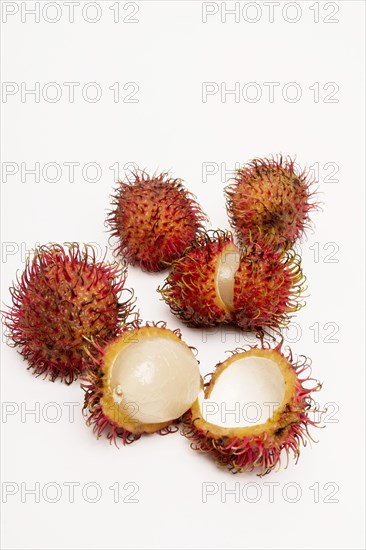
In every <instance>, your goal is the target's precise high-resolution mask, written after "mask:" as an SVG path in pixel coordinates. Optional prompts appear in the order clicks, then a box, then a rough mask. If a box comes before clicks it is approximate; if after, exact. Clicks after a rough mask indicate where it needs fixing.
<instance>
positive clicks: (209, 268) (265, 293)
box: [158, 231, 304, 330]
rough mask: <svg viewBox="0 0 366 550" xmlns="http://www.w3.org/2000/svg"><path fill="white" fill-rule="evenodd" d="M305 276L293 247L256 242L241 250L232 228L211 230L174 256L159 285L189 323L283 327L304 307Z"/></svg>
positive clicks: (178, 314) (198, 324)
mask: <svg viewBox="0 0 366 550" xmlns="http://www.w3.org/2000/svg"><path fill="white" fill-rule="evenodd" d="M303 283H304V277H303V274H302V271H301V267H300V258H299V256H298V255H296V254H295V253H294V252H293V251H292V250H288V251H283V250H279V251H276V252H274V251H273V250H272V249H271V248H268V247H267V248H265V247H263V246H259V245H252V246H250V247H246V248H244V249H242V250H241V251H239V249H238V248H237V246H236V245H235V244H234V242H233V237H232V235H231V233H229V232H223V231H214V232H207V233H206V234H204V235H202V236H201V237H200V238H199V239H196V240H195V241H194V243H193V245H192V246H191V247H190V248H189V249H187V250H186V253H185V254H184V256H183V257H182V258H180V259H179V260H177V261H175V262H173V265H172V267H171V270H170V273H169V275H168V277H167V279H166V282H165V284H164V286H163V287H162V288H161V289H158V290H159V291H160V293H161V295H162V297H163V299H164V300H165V301H166V303H167V304H168V305H169V306H170V309H171V311H172V312H173V313H174V314H176V315H177V316H178V317H179V318H180V319H182V320H183V321H185V322H186V323H187V324H188V325H190V326H196V327H197V326H198V327H199V326H211V325H217V324H221V323H229V322H232V323H236V324H238V325H239V326H240V327H241V328H242V329H243V330H258V329H262V328H263V327H269V328H280V327H281V326H285V325H286V324H287V323H288V320H289V318H290V315H291V314H292V313H294V312H295V311H297V310H298V309H299V308H300V307H301V305H302V304H301V295H302V292H303V291H304V284H303Z"/></svg>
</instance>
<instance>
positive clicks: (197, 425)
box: [182, 342, 321, 475]
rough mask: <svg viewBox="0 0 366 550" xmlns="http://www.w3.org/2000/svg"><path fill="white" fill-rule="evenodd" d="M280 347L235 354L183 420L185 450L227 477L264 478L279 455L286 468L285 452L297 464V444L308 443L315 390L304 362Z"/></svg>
mask: <svg viewBox="0 0 366 550" xmlns="http://www.w3.org/2000/svg"><path fill="white" fill-rule="evenodd" d="M281 347H282V342H281V343H280V344H278V345H277V346H276V347H275V348H273V349H271V348H270V346H268V345H266V344H264V343H262V345H261V347H259V346H254V347H248V349H246V350H244V349H238V350H235V352H233V354H232V356H231V357H230V358H229V359H227V360H226V361H224V362H223V363H219V364H218V365H217V366H216V368H215V371H214V373H213V374H212V376H211V379H210V381H209V383H207V384H206V387H205V390H204V391H202V392H201V394H200V396H199V398H198V399H197V400H196V401H195V403H194V404H193V406H192V407H191V409H190V410H189V411H188V412H187V413H186V414H185V415H184V416H183V419H182V422H183V424H182V426H183V430H182V433H183V435H185V436H186V437H188V438H189V439H190V440H191V442H192V443H191V447H192V448H193V449H195V450H198V451H201V452H203V453H206V454H208V455H210V456H211V457H212V458H214V460H215V461H216V462H217V463H218V464H219V465H221V466H225V467H227V468H228V469H229V470H231V471H232V472H233V473H237V472H244V471H251V470H257V471H258V472H259V474H260V475H264V474H266V473H269V472H270V471H271V470H273V469H274V468H276V467H277V466H280V463H281V455H282V454H285V455H286V458H287V463H288V460H289V455H290V453H292V454H293V455H294V458H295V460H296V461H297V460H298V458H299V455H300V445H301V443H302V444H303V445H304V446H305V445H306V440H307V439H310V440H311V436H310V434H309V426H313V425H316V424H317V420H316V419H315V417H314V416H313V417H311V414H312V413H314V412H318V411H316V408H315V407H316V406H315V403H314V401H313V399H312V397H311V394H312V393H313V392H315V391H318V390H319V389H320V387H321V385H320V383H319V382H317V381H316V380H314V379H313V378H309V377H308V375H307V374H305V373H306V372H307V371H308V369H309V367H310V362H309V360H308V359H306V358H302V359H301V360H300V361H295V360H294V358H293V356H292V353H291V351H290V350H288V351H287V353H286V354H285V353H284V352H283V351H282V349H281ZM309 383H310V387H306V386H309ZM312 418H313V419H312Z"/></svg>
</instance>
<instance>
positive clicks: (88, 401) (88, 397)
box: [81, 316, 196, 447]
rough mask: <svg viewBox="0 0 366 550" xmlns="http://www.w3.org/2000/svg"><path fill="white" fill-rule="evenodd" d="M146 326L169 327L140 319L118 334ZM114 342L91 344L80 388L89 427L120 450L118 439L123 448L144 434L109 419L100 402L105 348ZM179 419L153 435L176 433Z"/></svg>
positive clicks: (180, 335) (176, 333) (177, 331)
mask: <svg viewBox="0 0 366 550" xmlns="http://www.w3.org/2000/svg"><path fill="white" fill-rule="evenodd" d="M143 327H157V328H164V329H166V328H167V325H166V323H165V322H164V321H158V322H156V323H155V322H151V323H149V322H147V323H144V324H141V320H140V319H138V317H137V316H136V318H135V319H134V320H133V321H131V322H129V323H128V324H127V325H126V326H125V327H124V329H123V330H122V331H121V332H120V334H119V335H121V334H123V333H125V332H126V331H132V330H138V329H140V328H143ZM172 332H173V333H174V334H175V335H176V336H178V338H179V339H182V334H181V332H180V330H179V329H176V330H172ZM110 343H111V342H110V341H109V342H105V344H101V343H95V342H92V344H93V345H92V346H89V348H88V350H87V351H88V356H89V359H88V360H87V361H86V362H87V368H86V369H85V372H84V376H83V378H82V384H81V388H82V389H83V390H84V391H85V400H84V407H83V413H84V415H85V416H88V418H87V425H88V426H92V427H93V432H94V433H95V434H96V435H97V437H98V439H99V437H101V436H102V435H103V434H106V435H107V438H108V439H109V441H110V443H114V444H115V445H116V446H117V447H118V445H117V440H120V439H121V440H122V444H123V445H128V444H130V443H133V442H134V441H136V440H137V439H139V438H140V437H141V435H142V433H143V432H141V433H132V432H131V431H129V430H127V429H125V428H124V427H122V426H119V425H118V423H117V422H116V421H115V420H114V419H112V418H109V417H108V416H107V415H106V414H105V413H104V412H103V409H102V406H101V404H100V400H101V398H102V397H103V392H104V387H103V377H104V369H103V358H104V353H105V348H106V345H107V344H110ZM190 349H191V350H192V351H196V350H195V348H192V347H190ZM179 421H180V420H179V419H177V420H175V421H172V423H171V424H170V425H169V426H166V427H164V428H162V429H160V430H157V431H156V432H154V433H158V434H160V435H167V434H170V433H175V432H177V431H178V426H177V425H178V423H179Z"/></svg>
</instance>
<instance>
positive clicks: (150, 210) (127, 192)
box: [107, 171, 206, 271]
mask: <svg viewBox="0 0 366 550" xmlns="http://www.w3.org/2000/svg"><path fill="white" fill-rule="evenodd" d="M113 206H114V208H113V210H112V211H111V212H110V214H109V216H108V219H107V225H108V226H109V228H110V230H111V232H112V236H114V237H116V238H117V239H118V246H117V249H116V252H117V253H119V254H121V255H122V257H123V258H125V259H126V260H127V261H128V262H129V263H130V264H132V265H136V264H137V265H139V266H140V267H141V268H142V269H144V270H146V271H162V270H163V269H166V268H167V267H169V265H170V264H171V263H172V262H173V260H176V259H177V258H179V257H180V256H181V255H182V254H183V252H184V250H185V248H186V247H187V246H188V245H189V244H190V243H191V242H192V241H193V239H194V238H195V237H196V236H197V235H198V234H199V233H200V231H201V230H202V226H203V222H204V221H205V220H206V216H205V215H204V214H203V212H202V210H201V207H200V206H199V205H198V204H197V202H196V201H195V199H194V197H193V195H191V193H189V192H188V191H187V189H186V188H185V187H184V186H183V183H182V180H180V179H173V178H171V177H170V176H169V174H168V173H166V172H163V173H162V174H160V175H153V176H149V175H148V174H146V173H145V172H143V171H141V172H139V171H136V172H133V173H132V175H131V177H130V178H129V179H127V181H119V182H118V184H117V189H116V192H115V195H114V197H113Z"/></svg>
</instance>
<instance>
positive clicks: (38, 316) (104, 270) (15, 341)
mask: <svg viewBox="0 0 366 550" xmlns="http://www.w3.org/2000/svg"><path fill="white" fill-rule="evenodd" d="M126 275H127V274H126V267H125V266H122V267H121V266H120V265H118V264H108V263H105V262H103V261H101V262H97V261H96V256H95V251H94V249H93V248H92V247H90V246H85V247H84V249H83V248H80V247H79V245H78V244H77V243H71V244H69V245H67V246H65V247H62V246H60V245H57V244H51V245H49V246H41V247H40V248H39V249H37V250H36V252H35V254H34V256H33V259H32V260H31V259H29V258H28V260H27V264H26V268H25V271H24V273H23V274H22V275H21V276H20V277H19V278H18V279H17V284H16V285H14V286H13V287H12V288H11V294H12V302H13V304H12V306H11V307H10V308H9V310H8V311H6V312H4V322H5V325H6V326H7V328H8V330H9V336H10V341H11V345H13V346H14V347H16V346H17V347H19V348H20V353H21V354H22V355H23V357H24V359H26V360H27V361H28V363H29V368H30V369H32V370H33V372H34V374H36V375H42V374H44V375H45V377H47V376H48V377H49V378H50V379H51V380H52V381H54V380H56V379H57V378H60V379H61V380H62V381H64V382H65V383H66V384H70V383H71V382H72V381H73V380H74V379H75V378H77V377H78V376H79V374H80V373H81V372H82V371H83V358H84V356H85V353H84V349H85V344H86V340H85V339H89V338H93V339H95V341H98V339H101V340H103V341H106V340H108V339H111V338H113V337H114V336H115V335H116V334H117V332H118V330H119V325H120V324H121V323H123V322H125V321H126V318H127V316H128V315H129V313H130V311H131V309H132V302H131V298H130V297H129V298H128V299H127V300H126V301H125V302H124V303H119V296H120V294H121V291H122V289H123V286H124V283H125V279H126Z"/></svg>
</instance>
